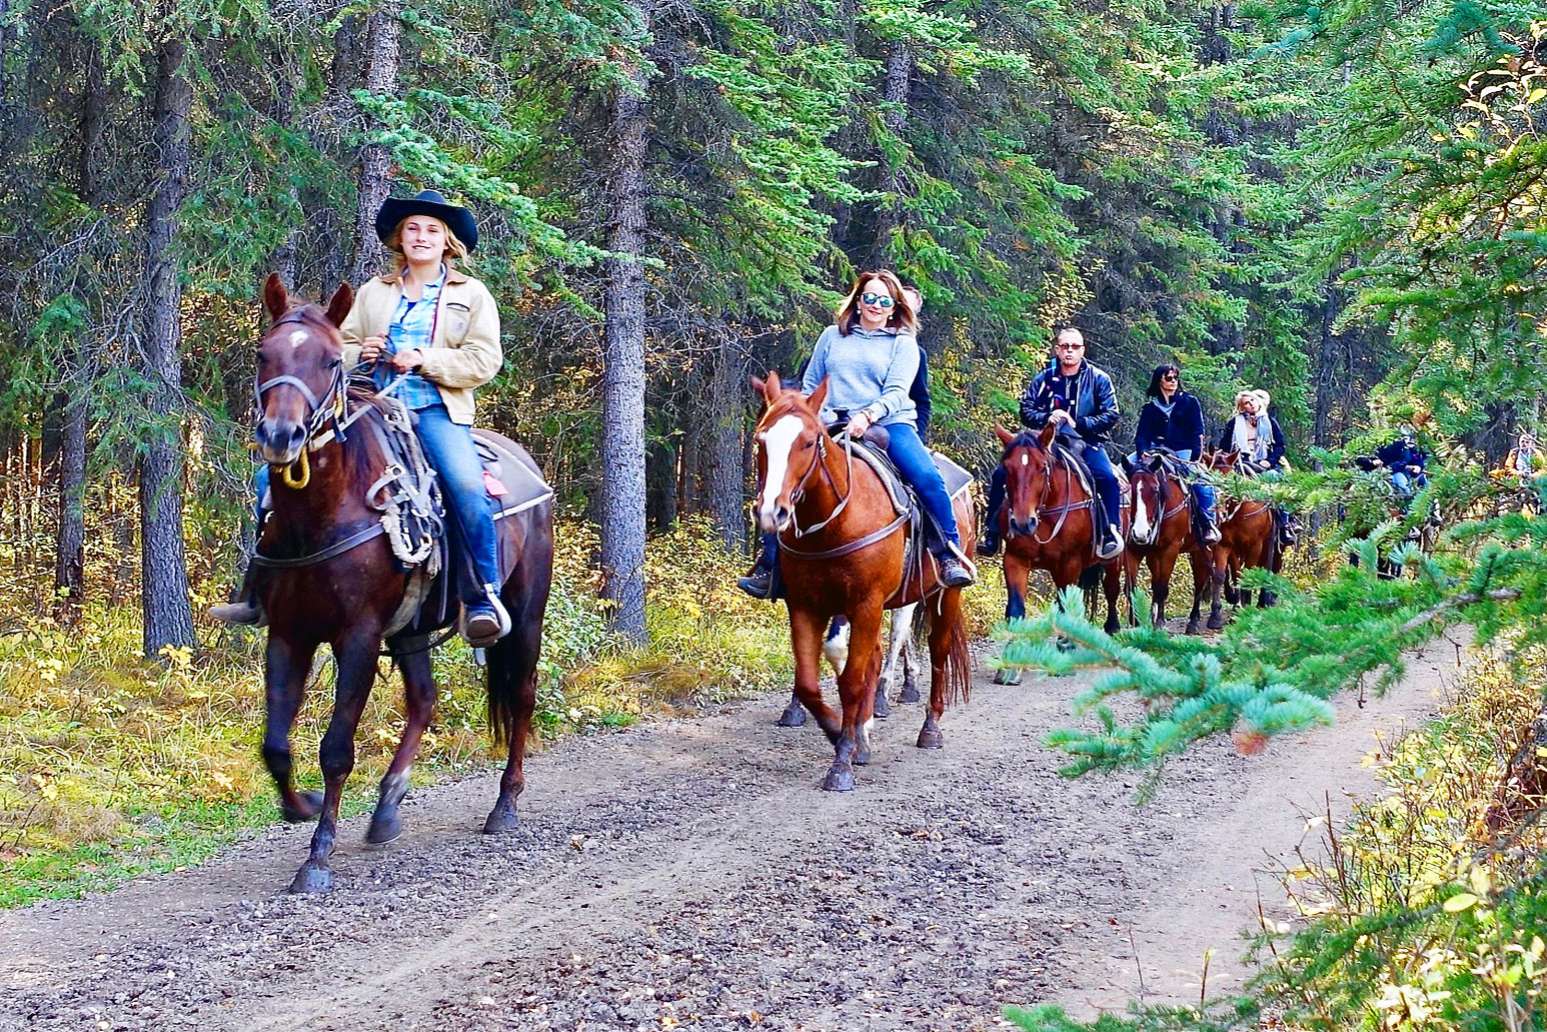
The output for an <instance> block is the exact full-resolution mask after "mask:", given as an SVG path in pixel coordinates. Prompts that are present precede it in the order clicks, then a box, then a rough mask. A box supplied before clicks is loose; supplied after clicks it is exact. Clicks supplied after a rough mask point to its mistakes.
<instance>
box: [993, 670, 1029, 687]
mask: <svg viewBox="0 0 1547 1032" xmlns="http://www.w3.org/2000/svg"><path fill="white" fill-rule="evenodd" d="M1021 677H1022V672H1021V669H1020V667H1014V668H1011V667H1002V668H1001V669H1000V670H999V671H998V672H996V673H995V674H994V683H995V684H1020V683H1021Z"/></svg>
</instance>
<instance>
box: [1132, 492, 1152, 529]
mask: <svg viewBox="0 0 1547 1032" xmlns="http://www.w3.org/2000/svg"><path fill="white" fill-rule="evenodd" d="M1149 532H1150V516H1149V509H1148V508H1146V507H1145V505H1144V492H1143V491H1135V492H1134V499H1133V537H1134V540H1135V541H1143V540H1144V539H1145V538H1146V537H1148V536H1149Z"/></svg>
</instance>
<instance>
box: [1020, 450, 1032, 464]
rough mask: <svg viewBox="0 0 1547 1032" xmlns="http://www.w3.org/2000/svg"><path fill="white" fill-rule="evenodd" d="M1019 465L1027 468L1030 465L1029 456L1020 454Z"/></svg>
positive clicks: (1023, 453)
mask: <svg viewBox="0 0 1547 1032" xmlns="http://www.w3.org/2000/svg"><path fill="white" fill-rule="evenodd" d="M1021 465H1022V466H1029V465H1031V456H1030V455H1027V454H1026V453H1025V452H1021Z"/></svg>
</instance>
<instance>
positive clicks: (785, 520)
mask: <svg viewBox="0 0 1547 1032" xmlns="http://www.w3.org/2000/svg"><path fill="white" fill-rule="evenodd" d="M793 515H794V512H793V511H792V510H791V509H790V507H789V506H788V505H785V504H783V503H779V504H776V505H774V506H773V507H772V508H765V509H759V510H758V513H757V529H758V530H760V531H762V532H763V533H764V534H777V533H779V532H780V531H781V530H783V529H784V528H785V527H788V526H789V525H790V517H792V516H793Z"/></svg>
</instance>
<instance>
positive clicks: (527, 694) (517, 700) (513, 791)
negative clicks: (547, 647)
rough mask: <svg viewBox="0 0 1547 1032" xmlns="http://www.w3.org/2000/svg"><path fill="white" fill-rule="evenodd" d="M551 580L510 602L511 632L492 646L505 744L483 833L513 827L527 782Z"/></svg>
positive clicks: (494, 708)
mask: <svg viewBox="0 0 1547 1032" xmlns="http://www.w3.org/2000/svg"><path fill="white" fill-rule="evenodd" d="M548 588H549V581H548V579H547V578H544V579H543V581H542V583H541V584H539V585H537V586H536V588H535V589H534V590H532V591H531V592H529V593H528V595H527V597H526V598H525V599H523V600H521V601H520V602H516V603H515V604H511V605H507V607H506V608H507V609H508V610H509V611H510V618H511V623H512V629H511V632H510V633H509V634H507V635H505V637H503V638H501V639H500V640H499V641H497V642H495V643H494V645H493V646H492V647H491V648H490V650H489V673H488V677H489V723H490V726H491V727H492V728H493V730H494V737H495V739H496V740H501V739H503V740H504V742H505V746H506V755H505V772H504V774H502V775H501V776H500V794H499V798H498V799H496V800H495V801H494V808H493V809H492V810H490V811H489V816H488V817H487V818H486V819H485V820H484V822H483V830H484V833H485V834H489V835H493V834H497V833H499V832H506V831H514V830H515V828H516V826H517V823H518V818H517V816H516V798H517V797H518V796H520V795H521V790H522V789H523V788H525V787H526V769H525V764H526V738H527V735H528V734H529V733H531V730H532V713H533V711H534V710H535V709H536V708H537V659H538V655H539V653H540V651H541V649H542V636H543V616H544V613H545V612H546V611H547V608H548Z"/></svg>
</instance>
